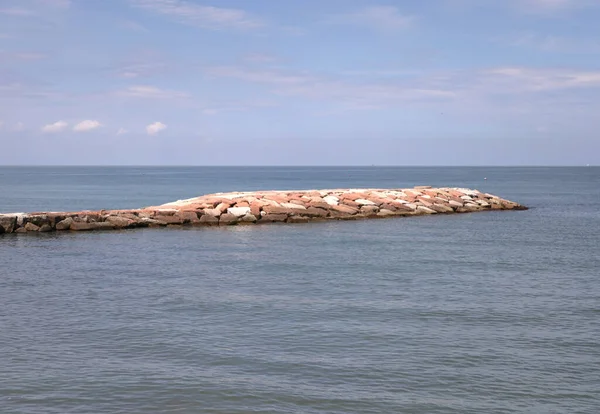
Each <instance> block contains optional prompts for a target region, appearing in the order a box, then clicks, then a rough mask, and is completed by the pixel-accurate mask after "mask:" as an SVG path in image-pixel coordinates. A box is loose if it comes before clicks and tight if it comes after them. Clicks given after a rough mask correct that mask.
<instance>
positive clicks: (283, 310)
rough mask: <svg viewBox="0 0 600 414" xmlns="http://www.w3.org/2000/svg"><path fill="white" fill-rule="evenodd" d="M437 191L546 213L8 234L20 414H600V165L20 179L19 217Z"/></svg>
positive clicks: (28, 174)
mask: <svg viewBox="0 0 600 414" xmlns="http://www.w3.org/2000/svg"><path fill="white" fill-rule="evenodd" d="M484 177H487V178H488V180H487V181H484V180H483V178H484ZM421 184H430V185H436V186H437V185H453V186H461V187H463V186H464V187H474V188H478V189H480V190H484V191H487V192H492V193H495V194H497V195H500V196H502V197H506V198H509V199H512V200H514V201H518V202H521V203H524V204H526V205H529V206H531V207H533V208H532V209H531V210H529V211H525V212H488V213H481V214H470V215H455V216H437V217H418V218H406V219H401V218H397V219H387V220H369V221H360V222H331V223H315V224H308V225H280V226H277V225H274V226H256V227H233V228H225V229H189V230H168V229H167V230H151V229H147V230H135V231H124V232H108V233H89V234H60V235H57V234H40V235H35V236H32V235H25V236H23V235H5V236H0V305H1V306H0V413H3V414H4V413H25V414H34V413H36V414H37V413H40V414H41V413H44V414H45V413H540V414H542V413H543V414H546V413H590V414H596V413H598V412H600V207H599V206H600V169H598V168H591V167H590V168H192V167H190V168H152V167H147V168H83V167H81V168H79V167H77V168H75V167H72V168H24V167H23V168H8V167H5V168H0V211H3V212H8V211H34V210H80V209H97V208H117V207H119V208H126V207H140V206H144V205H153V204H158V203H164V202H168V201H172V200H175V199H181V198H188V197H193V196H196V195H200V194H203V193H208V192H216V191H230V190H253V189H310V188H331V187H384V188H386V187H405V186H412V185H421Z"/></svg>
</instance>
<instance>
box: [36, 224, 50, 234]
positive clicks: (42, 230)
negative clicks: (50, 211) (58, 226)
mask: <svg viewBox="0 0 600 414" xmlns="http://www.w3.org/2000/svg"><path fill="white" fill-rule="evenodd" d="M38 231H39V232H40V233H49V232H51V231H54V229H53V228H52V226H51V225H49V224H42V226H41V227H40V229H39V230H38Z"/></svg>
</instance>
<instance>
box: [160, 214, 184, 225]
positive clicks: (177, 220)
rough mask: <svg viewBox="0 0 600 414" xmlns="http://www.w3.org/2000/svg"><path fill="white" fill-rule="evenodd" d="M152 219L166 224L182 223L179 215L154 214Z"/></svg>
mask: <svg viewBox="0 0 600 414" xmlns="http://www.w3.org/2000/svg"><path fill="white" fill-rule="evenodd" d="M154 219H155V220H157V221H162V222H163V223H167V224H183V219H182V218H181V217H179V216H163V215H160V216H158V215H157V216H154Z"/></svg>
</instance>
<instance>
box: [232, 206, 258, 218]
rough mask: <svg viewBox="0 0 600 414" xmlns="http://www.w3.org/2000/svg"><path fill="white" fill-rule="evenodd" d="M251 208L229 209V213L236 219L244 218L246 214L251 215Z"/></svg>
mask: <svg viewBox="0 0 600 414" xmlns="http://www.w3.org/2000/svg"><path fill="white" fill-rule="evenodd" d="M251 211H252V210H251V208H250V207H229V208H228V209H227V213H228V214H231V215H233V216H235V217H244V216H245V215H246V214H250V213H251Z"/></svg>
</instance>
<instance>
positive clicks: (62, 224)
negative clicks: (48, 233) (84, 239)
mask: <svg viewBox="0 0 600 414" xmlns="http://www.w3.org/2000/svg"><path fill="white" fill-rule="evenodd" d="M72 223H73V219H72V218H71V217H67V218H66V219H64V220H61V221H59V222H58V223H56V230H58V231H62V230H69V229H70V228H71V224H72Z"/></svg>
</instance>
